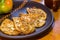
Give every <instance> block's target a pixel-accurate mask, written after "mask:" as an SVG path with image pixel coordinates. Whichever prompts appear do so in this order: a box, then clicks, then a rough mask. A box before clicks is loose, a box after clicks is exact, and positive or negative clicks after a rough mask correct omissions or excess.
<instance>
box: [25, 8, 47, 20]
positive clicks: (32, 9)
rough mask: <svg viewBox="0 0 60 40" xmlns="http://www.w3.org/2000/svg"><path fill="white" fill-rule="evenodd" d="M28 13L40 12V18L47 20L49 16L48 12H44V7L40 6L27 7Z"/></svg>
mask: <svg viewBox="0 0 60 40" xmlns="http://www.w3.org/2000/svg"><path fill="white" fill-rule="evenodd" d="M26 10H27V12H28V14H32V13H33V14H35V13H38V14H39V15H40V18H41V19H43V20H45V19H46V18H47V14H46V12H44V11H43V10H42V9H38V8H27V9H26Z"/></svg>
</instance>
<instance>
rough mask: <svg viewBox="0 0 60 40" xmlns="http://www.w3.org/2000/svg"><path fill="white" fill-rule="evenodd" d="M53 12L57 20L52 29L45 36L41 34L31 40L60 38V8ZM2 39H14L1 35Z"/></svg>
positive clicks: (58, 39) (59, 39) (55, 39)
mask: <svg viewBox="0 0 60 40" xmlns="http://www.w3.org/2000/svg"><path fill="white" fill-rule="evenodd" d="M52 14H53V16H54V19H55V21H54V25H53V27H52V29H51V31H50V32H49V33H48V34H46V35H45V36H43V37H40V35H39V36H38V37H36V38H31V39H30V40H60V9H58V11H57V12H52ZM0 40H12V39H6V38H2V37H0ZM16 40H17V39H16ZM26 40H29V39H26Z"/></svg>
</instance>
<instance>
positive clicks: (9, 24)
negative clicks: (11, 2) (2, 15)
mask: <svg viewBox="0 0 60 40" xmlns="http://www.w3.org/2000/svg"><path fill="white" fill-rule="evenodd" d="M0 29H1V31H2V32H3V33H5V34H8V35H18V34H20V32H19V31H17V30H16V29H15V27H14V24H13V21H11V20H10V19H5V20H4V21H3V22H2V24H1V27H0Z"/></svg>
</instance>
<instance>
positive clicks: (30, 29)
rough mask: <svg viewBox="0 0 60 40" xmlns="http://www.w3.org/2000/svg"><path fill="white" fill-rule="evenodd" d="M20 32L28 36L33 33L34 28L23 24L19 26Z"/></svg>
mask: <svg viewBox="0 0 60 40" xmlns="http://www.w3.org/2000/svg"><path fill="white" fill-rule="evenodd" d="M21 31H22V34H30V33H32V32H34V31H35V27H33V26H32V25H30V24H27V25H26V24H23V25H22V26H21Z"/></svg>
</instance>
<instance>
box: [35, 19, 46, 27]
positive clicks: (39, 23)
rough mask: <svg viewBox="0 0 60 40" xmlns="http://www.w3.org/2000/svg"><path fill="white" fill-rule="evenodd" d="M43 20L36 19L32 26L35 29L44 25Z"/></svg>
mask: <svg viewBox="0 0 60 40" xmlns="http://www.w3.org/2000/svg"><path fill="white" fill-rule="evenodd" d="M45 22H46V21H45V20H41V19H37V20H36V21H35V22H34V26H35V27H42V26H43V25H44V24H45Z"/></svg>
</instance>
